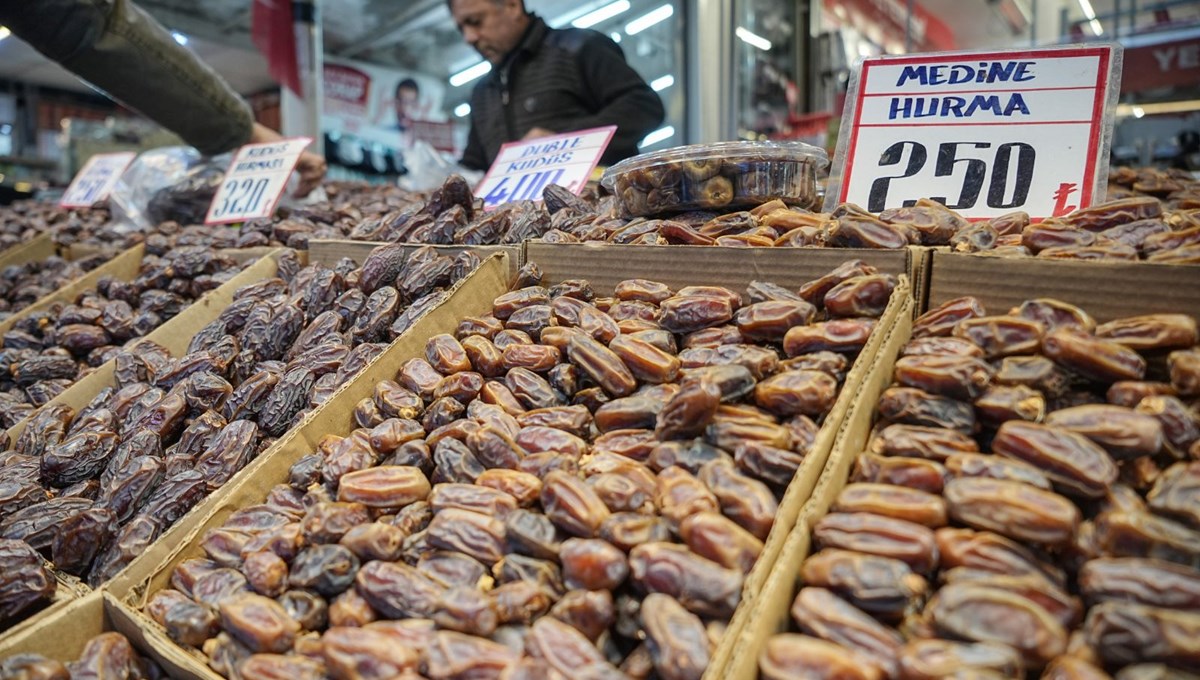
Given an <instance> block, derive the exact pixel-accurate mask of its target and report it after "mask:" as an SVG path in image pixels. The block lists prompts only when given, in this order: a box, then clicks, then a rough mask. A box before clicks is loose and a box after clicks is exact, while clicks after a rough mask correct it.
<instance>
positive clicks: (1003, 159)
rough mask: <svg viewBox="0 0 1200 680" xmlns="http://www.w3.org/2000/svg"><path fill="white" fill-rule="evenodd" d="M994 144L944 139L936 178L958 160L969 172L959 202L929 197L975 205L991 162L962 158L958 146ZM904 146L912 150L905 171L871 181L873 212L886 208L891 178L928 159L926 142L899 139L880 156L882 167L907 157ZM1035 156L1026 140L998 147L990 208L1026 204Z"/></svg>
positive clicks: (958, 207) (951, 170) (947, 172)
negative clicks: (1011, 180)
mask: <svg viewBox="0 0 1200 680" xmlns="http://www.w3.org/2000/svg"><path fill="white" fill-rule="evenodd" d="M991 146H992V143H991V142H943V143H942V144H941V145H940V146H938V151H937V164H936V165H935V166H934V169H933V175H934V176H935V177H948V176H950V175H952V174H954V169H955V166H956V165H958V164H959V163H965V164H966V166H967V171H966V174H965V175H964V176H963V184H962V191H961V192H960V193H959V196H958V202H956V203H954V204H953V205H951V204H950V203H947V199H946V197H944V196H930V199H932V200H934V201H937V202H938V203H942V204H943V205H945V206H946V207H948V208H951V209H953V210H964V209H970V208H973V207H975V203H976V202H978V200H979V194H980V192H981V191H982V190H983V183H984V180H985V179H986V177H987V174H988V163H987V161H985V160H983V159H980V158H959V157H958V152H959V148H960V147H973V148H976V149H987V148H990V147H991ZM905 147H908V148H909V149H910V153H909V155H908V165H907V166H906V167H905V168H904V174H902V175H894V176H891V177H880V178H879V179H877V180H875V181H874V182H872V183H871V193H870V195H869V197H868V199H867V209H868V210H870V211H871V212H880V211H882V210H883V209H884V208H885V207H887V194H888V189H889V188H890V186H891V182H892V180H894V179H901V178H904V177H912V176H913V175H915V174H917V173H918V172H920V171H921V169H922V168H923V167H925V161H927V160H928V158H929V152H928V151H927V150H926V149H925V145H924V144H921V143H920V142H913V141H903V142H896V143H895V144H893V145H891V146H889V147H888V148H887V149H885V150H884V152H883V154H882V155H880V157H879V165H880V167H883V166H887V165H897V164H899V163H900V160H901V159H902V158H903V157H904V150H905ZM1014 154H1015V155H1016V157H1017V175H1016V182H1015V186H1014V187H1013V191H1012V198H1011V199H1008V200H1006V194H1008V170H1009V167H1010V166H1011V165H1012V162H1013V155H1014ZM1036 156H1037V153H1036V152H1035V151H1034V149H1033V147H1032V146H1030V145H1028V144H1026V143H1024V142H1008V143H1006V144H1001V145H1000V146H998V147H996V155H995V156H994V157H993V159H992V179H991V181H990V182H988V192H987V205H988V207H989V208H1001V209H1007V208H1016V207H1019V206H1022V205H1025V200H1026V199H1027V198H1028V197H1029V187H1030V184H1031V183H1032V182H1033V164H1034V160H1035V159H1036ZM914 203H916V201H915V200H906V201H904V205H905V206H910V205H913V204H914Z"/></svg>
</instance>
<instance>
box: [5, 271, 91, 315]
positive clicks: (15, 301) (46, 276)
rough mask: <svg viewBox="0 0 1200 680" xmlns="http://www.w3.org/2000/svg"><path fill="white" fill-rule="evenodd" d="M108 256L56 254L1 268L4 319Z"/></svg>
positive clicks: (79, 275)
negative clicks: (76, 256) (69, 258)
mask: <svg viewBox="0 0 1200 680" xmlns="http://www.w3.org/2000/svg"><path fill="white" fill-rule="evenodd" d="M107 259H108V258H106V257H104V256H102V255H94V256H91V257H85V258H83V259H80V260H67V259H64V258H61V257H59V256H57V255H54V256H51V257H48V258H46V259H44V260H37V261H34V262H26V263H24V264H14V265H11V266H9V267H6V268H4V269H3V270H0V320H3V319H7V318H8V317H10V316H12V315H13V314H15V313H16V312H19V311H21V310H22V309H25V308H26V307H28V306H29V305H32V304H33V303H35V302H37V301H38V300H40V299H42V298H44V297H46V296H47V295H50V294H51V293H53V292H55V291H57V290H58V289H60V288H62V287H63V286H65V285H67V284H68V283H70V282H71V281H74V280H75V279H77V278H79V277H81V276H83V275H84V274H86V273H87V272H89V271H91V270H93V269H95V268H96V267H99V266H100V265H102V264H104V263H105V261H107Z"/></svg>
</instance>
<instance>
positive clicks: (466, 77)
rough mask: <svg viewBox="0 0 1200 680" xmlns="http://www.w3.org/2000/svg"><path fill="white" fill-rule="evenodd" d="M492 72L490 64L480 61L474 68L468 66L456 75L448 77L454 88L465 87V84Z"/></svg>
mask: <svg viewBox="0 0 1200 680" xmlns="http://www.w3.org/2000/svg"><path fill="white" fill-rule="evenodd" d="M491 70H492V64H491V62H487V61H481V62H479V63H478V64H475V65H474V66H469V67H467V68H465V69H463V70H461V71H459V72H458V73H455V74H454V75H452V76H450V84H451V85H452V86H454V87H459V86H462V85H466V84H467V83H469V82H471V81H472V80H475V79H476V78H481V77H483V76H484V75H486V74H487V73H489V72H490V71H491Z"/></svg>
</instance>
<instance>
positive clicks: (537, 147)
mask: <svg viewBox="0 0 1200 680" xmlns="http://www.w3.org/2000/svg"><path fill="white" fill-rule="evenodd" d="M616 131H617V126H615V125H609V126H607V127H601V128H593V129H590V130H580V131H579V132H567V133H564V134H561V135H554V136H553V137H539V138H538V139H531V140H528V141H522V142H509V143H508V144H505V145H504V146H502V147H500V153H499V154H497V155H496V161H495V162H494V163H492V167H490V168H488V171H487V174H486V175H484V176H483V181H482V182H480V183H479V186H477V187H475V195H476V196H478V197H479V198H482V199H483V207H484V209H485V210H491V209H493V208H495V207H497V206H499V205H503V204H504V203H508V202H510V201H540V200H542V191H544V190H545V188H546V185H548V184H559V185H562V186H564V187H566V188H567V189H570V190H571V191H573V192H575V194H577V195H578V194H579V192H581V191H583V187H584V185H585V184H587V181H588V177H589V176H591V174H592V170H595V169H596V164H597V163H599V162H600V157H601V156H603V155H604V150H605V149H606V148H608V143H609V142H610V141H612V136H613V133H614V132H616Z"/></svg>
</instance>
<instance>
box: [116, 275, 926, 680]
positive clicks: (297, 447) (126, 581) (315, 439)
mask: <svg viewBox="0 0 1200 680" xmlns="http://www.w3.org/2000/svg"><path fill="white" fill-rule="evenodd" d="M840 262H841V259H839V260H838V262H837V263H834V264H829V266H825V265H826V264H828V263H824V262H823V263H821V265H820V266H819V267H816V268H814V269H812V270H811V272H810V271H809V269H804V270H803V271H800V270H797V269H793V270H792V271H790V272H787V273H786V274H787V275H786V276H783V273H781V274H780V278H778V279H777V280H778V282H780V285H794V286H799V285H800V284H801V283H803V282H806V281H808V280H811V279H812V278H815V277H817V276H819V275H821V274H824V273H826V272H827V271H828V270H829V269H832V268H833V267H834V266H836V264H840ZM487 264H491V262H490V261H489V262H487V263H485V266H486V265H487ZM667 266H672V267H673V266H677V265H676V264H675V263H671V264H669V265H667ZM689 266H690V265H689ZM483 269H484V268H483V267H481V271H479V272H477V273H476V275H475V276H473V277H472V279H470V280H469V281H470V284H469V285H465V284H467V282H464V285H461V286H460V287H459V288H457V289H456V290H455V293H454V295H453V296H452V297H451V299H449V300H447V302H445V303H444V304H442V305H441V306H439V307H438V308H436V309H434V310H432V311H430V312H429V313H428V314H427V315H426V316H425V317H423V318H422V319H421V321H419V322H418V323H417V325H415V326H414V327H413V328H412V329H410V331H409V332H408V333H406V334H405V335H404V336H401V338H399V339H397V340H396V342H395V343H393V345H392V346H391V347H389V348H388V350H387V352H386V353H385V354H383V355H381V356H380V357H379V358H378V359H377V360H376V361H375V362H374V363H372V364H371V365H370V366H368V367H367V368H366V369H365V370H364V371H363V373H361V374H360V375H359V376H358V377H357V378H356V379H355V380H353V381H351V382H350V383H348V384H347V385H345V386H343V387H342V389H341V390H340V391H339V392H338V393H337V394H335V395H334V396H333V397H332V398H331V399H330V400H329V402H327V404H326V405H325V406H324V407H323V409H322V410H321V411H320V412H318V413H314V414H313V415H312V416H310V418H309V419H308V420H307V421H306V422H305V423H304V424H302V425H301V426H300V427H299V428H298V429H295V430H293V431H291V432H290V433H289V434H287V435H285V436H284V438H282V439H280V441H279V442H277V443H276V445H275V446H273V447H272V449H271V450H270V451H268V452H266V453H264V454H263V455H262V456H260V457H259V459H257V460H255V461H253V462H252V463H251V464H250V466H248V467H247V470H246V471H243V473H242V474H241V475H239V477H238V478H237V480H236V481H235V482H234V483H232V485H227V486H226V488H225V489H222V490H221V491H220V492H218V493H217V494H214V495H213V496H212V497H210V498H209V499H207V500H206V501H204V502H203V503H202V506H203V509H200V510H197V511H194V512H193V514H192V515H189V516H188V517H186V518H184V519H183V520H181V522H180V523H179V524H177V525H176V527H175V528H173V529H172V530H170V531H169V533H167V534H164V536H163V537H162V538H160V540H159V541H157V542H156V543H155V545H154V546H152V547H151V549H150V550H149V551H148V553H147V554H146V555H144V556H143V557H142V558H139V560H138V561H137V562H136V563H135V564H134V565H131V566H130V568H128V569H127V570H126V571H125V572H123V573H122V574H121V575H118V576H117V578H116V579H114V580H113V582H112V583H111V585H110V590H111V592H112V593H113V594H114V595H115V596H116V597H118V598H119V599H120V600H121V601H122V602H123V603H124V604H126V605H128V606H129V609H130V610H132V611H134V612H135V617H136V623H137V625H139V626H142V627H147V626H149V627H157V624H156V623H154V622H152V621H150V620H149V619H148V618H147V617H146V616H145V615H144V614H141V613H140V612H141V609H142V608H143V607H144V605H145V604H146V602H147V601H148V600H149V598H150V597H151V596H152V595H153V594H154V593H156V592H158V591H159V590H162V589H163V588H166V587H169V582H170V577H171V573H172V571H173V570H174V568H175V566H176V565H178V564H179V563H180V562H182V561H183V560H185V559H188V558H192V557H198V556H201V555H203V551H202V550H201V548H200V547H199V541H200V539H201V538H202V536H203V535H204V532H205V531H207V530H208V529H210V528H215V527H219V526H221V524H222V523H223V522H224V521H225V519H226V518H227V517H228V516H229V515H230V514H231V513H233V512H234V511H236V510H238V509H240V508H244V507H247V506H250V505H253V504H255V503H259V502H261V501H262V499H264V498H265V497H266V496H267V494H268V493H269V491H270V489H271V488H272V487H273V486H274V485H276V484H279V483H283V482H285V481H286V479H287V474H288V469H289V467H290V466H291V465H292V464H293V463H295V461H297V460H299V458H301V457H302V456H304V455H307V454H309V453H311V452H312V451H314V450H316V447H317V445H318V443H319V442H320V440H321V438H322V437H324V436H325V435H327V434H339V435H345V434H348V433H349V432H350V431H351V430H352V429H353V428H354V424H353V415H352V414H353V409H354V406H355V405H356V404H357V403H358V402H359V401H360V400H361V399H363V398H366V397H368V396H370V395H371V394H372V391H373V388H374V385H375V383H376V382H378V381H379V380H382V379H390V378H391V377H392V376H393V375H394V374H395V372H396V370H397V369H398V368H399V366H400V364H401V363H402V362H403V361H404V360H406V359H408V358H411V357H414V356H421V354H422V352H423V349H424V345H425V341H426V339H427V338H428V337H430V336H432V335H434V334H437V333H443V332H453V331H454V329H455V327H456V326H457V323H458V320H459V319H460V318H461V317H463V316H469V315H478V314H484V313H487V312H489V311H490V309H491V301H492V299H493V298H494V297H495V296H496V295H498V294H499V293H501V292H503V291H504V290H506V283H507V277H506V275H505V274H504V272H501V271H498V268H496V267H492V268H491V270H490V271H483ZM621 272H622V273H623V275H622V276H621V277H620V279H619V280H624V279H626V278H633V277H635V276H638V275H641V276H643V277H647V276H651V275H658V274H661V273H662V269H661V268H660V269H659V270H652V272H649V273H648V272H646V271H644V270H638V269H636V268H635V267H634V266H631V265H626V266H625V267H623V268H622V269H621ZM900 274H901V276H900V277H899V283H898V285H897V288H896V291H895V292H894V293H893V297H892V300H891V303H890V304H889V305H888V308H887V310H885V312H884V314H883V316H882V317H881V319H880V322H879V326H878V328H879V332H876V333H874V334H873V335H872V337H871V340H870V341H869V342H868V344H867V346H866V347H865V348H864V350H863V351H862V352H861V353H860V355H859V359H858V361H856V362H855V365H854V367H853V368H852V369H851V371H850V372H849V373H848V374H847V377H846V380H845V383H844V385H843V389H842V392H841V394H840V396H839V399H838V401H837V402H836V403H835V405H834V407H833V409H832V410H831V412H830V414H828V415H827V416H826V420H825V423H826V424H827V425H828V426H826V427H822V428H821V430H820V432H819V433H818V436H817V439H816V441H815V443H814V445H813V447H812V449H811V450H810V451H809V453H808V454H807V455H806V457H805V459H804V462H803V463H802V465H801V467H800V469H799V470H798V471H797V473H796V475H795V477H794V478H793V480H792V482H791V484H790V485H789V487H788V489H787V492H786V493H785V495H784V498H783V500H782V502H781V503H780V508H779V512H778V513H777V516H776V520H775V527H774V528H773V530H772V533H771V536H770V537H769V538H768V540H767V542H766V545H765V546H764V551H763V554H762V555H761V556H760V558H759V562H758V564H757V565H756V567H755V569H754V570H753V571H752V572H751V573H750V574H749V575H748V576H747V579H746V582H745V585H744V587H743V602H744V606H742V607H739V614H740V615H741V616H740V618H739V617H738V616H735V618H734V621H733V622H731V626H730V629H729V630H731V631H733V630H735V628H734V627H735V625H737V622H739V621H741V622H745V621H748V620H749V616H748V614H749V612H750V608H751V606H752V605H753V602H754V600H755V596H756V595H757V593H758V592H759V590H760V588H761V586H762V584H763V583H764V582H765V581H766V580H767V579H768V577H769V573H770V571H771V567H772V565H773V564H774V562H775V558H776V556H777V555H778V554H779V553H780V551H781V550H782V549H783V548H784V545H785V541H786V538H787V537H788V535H789V534H790V529H791V525H792V522H794V521H795V519H796V517H797V515H798V514H799V512H800V510H801V508H802V506H803V504H804V502H805V501H806V500H807V498H808V495H809V493H810V492H811V490H812V488H813V487H814V485H815V484H816V483H817V480H818V478H819V476H820V474H821V471H822V470H823V469H824V467H825V462H826V459H827V457H828V455H829V453H830V451H831V450H832V448H833V445H834V441H835V436H836V434H837V432H838V430H839V428H838V425H839V424H840V423H841V421H842V420H843V417H844V415H845V414H846V412H847V411H848V410H849V409H850V408H851V406H852V403H853V399H852V397H853V394H855V393H856V392H857V391H858V385H859V383H860V382H861V381H862V379H863V377H864V376H865V375H866V374H867V372H868V371H869V370H870V368H871V366H872V364H873V362H874V357H875V353H876V351H877V349H878V346H879V344H880V343H881V342H882V338H883V336H884V331H885V330H886V329H888V328H890V327H892V326H894V325H895V324H896V323H897V319H898V318H899V317H900V316H902V315H904V316H906V317H908V318H909V321H910V322H911V308H912V295H911V290H910V288H909V284H908V277H907V274H906V273H904V272H903V270H902V271H901V272H900ZM571 278H575V277H571ZM657 278H658V279H659V280H661V278H662V277H661V276H657ZM476 279H484V280H476ZM751 279H752V277H750V276H749V275H747V276H746V277H745V278H744V281H745V282H746V283H748V282H749V281H750V280H751ZM690 281H691V282H693V283H707V281H708V279H707V277H705V276H703V275H695V274H693V276H692V277H691V278H690ZM552 282H553V279H550V278H549V277H548V278H547V280H546V281H545V283H547V284H550V283H552ZM741 287H743V288H744V284H743V285H742V286H741ZM735 642H736V636H734V635H733V634H731V633H727V635H726V637H725V642H724V643H723V644H722V645H721V647H720V648H719V649H718V650H717V651H716V653H715V654H714V656H713V659H712V662H711V663H710V665H709V669H708V671H707V674H706V677H707V678H719V677H722V673H723V670H724V665H725V663H726V660H727V659H728V658H729V657H730V656H731V655H732V654H733V653H734V652H735V651H736V649H735V645H734V643H735ZM184 651H185V653H187V654H189V655H190V656H191V658H193V659H194V660H196V661H197V662H198V663H203V661H204V660H203V658H202V657H201V656H200V655H199V653H197V652H195V651H192V650H184ZM196 677H204V678H212V677H215V676H214V675H213V674H212V673H211V671H208V670H207V669H206V670H205V671H204V673H202V674H201V675H199V676H196Z"/></svg>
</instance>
